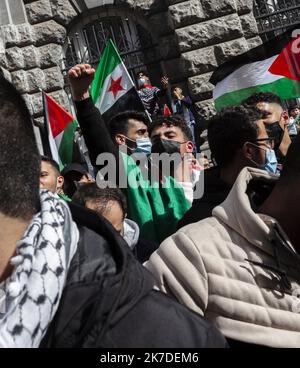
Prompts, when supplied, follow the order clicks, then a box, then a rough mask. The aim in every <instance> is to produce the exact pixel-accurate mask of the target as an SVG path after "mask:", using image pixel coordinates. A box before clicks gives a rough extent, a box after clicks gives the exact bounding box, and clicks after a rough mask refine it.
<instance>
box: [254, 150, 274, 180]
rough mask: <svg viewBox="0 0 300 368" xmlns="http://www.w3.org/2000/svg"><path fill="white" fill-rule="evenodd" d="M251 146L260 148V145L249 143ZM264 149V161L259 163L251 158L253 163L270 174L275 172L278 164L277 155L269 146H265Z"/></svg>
mask: <svg viewBox="0 0 300 368" xmlns="http://www.w3.org/2000/svg"><path fill="white" fill-rule="evenodd" d="M251 144H252V145H253V146H255V147H257V148H258V149H262V148H261V147H259V146H257V145H256V144H253V143H251ZM265 151H266V160H265V163H264V164H262V165H260V164H258V163H257V162H255V161H254V160H251V161H252V162H253V163H255V165H256V166H257V167H258V168H259V169H262V170H266V171H268V172H269V173H271V174H276V173H277V165H278V161H277V157H276V154H275V151H274V150H272V149H271V148H267V149H265Z"/></svg>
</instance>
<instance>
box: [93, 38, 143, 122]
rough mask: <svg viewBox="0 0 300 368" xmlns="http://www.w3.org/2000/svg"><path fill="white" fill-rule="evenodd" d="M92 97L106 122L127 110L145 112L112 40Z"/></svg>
mask: <svg viewBox="0 0 300 368" xmlns="http://www.w3.org/2000/svg"><path fill="white" fill-rule="evenodd" d="M91 96H92V99H93V101H94V104H95V105H96V107H97V108H98V109H99V111H100V112H101V114H102V116H103V118H104V120H105V121H106V122H108V121H109V120H110V119H111V118H112V117H113V116H114V115H116V114H118V113H120V112H123V111H126V110H135V111H142V112H145V109H144V106H143V103H142V101H141V99H140V97H139V95H138V93H137V91H136V89H135V85H134V83H133V81H132V79H131V77H130V75H129V73H128V71H127V69H126V67H125V65H124V63H123V61H122V59H121V57H120V55H119V53H118V51H117V49H116V47H115V45H114V43H113V41H112V40H109V41H108V44H107V45H106V48H105V50H104V53H103V55H102V57H101V60H100V63H99V65H98V67H97V71H96V75H95V78H94V80H93V83H92V87H91Z"/></svg>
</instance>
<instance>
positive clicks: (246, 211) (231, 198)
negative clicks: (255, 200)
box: [213, 167, 278, 254]
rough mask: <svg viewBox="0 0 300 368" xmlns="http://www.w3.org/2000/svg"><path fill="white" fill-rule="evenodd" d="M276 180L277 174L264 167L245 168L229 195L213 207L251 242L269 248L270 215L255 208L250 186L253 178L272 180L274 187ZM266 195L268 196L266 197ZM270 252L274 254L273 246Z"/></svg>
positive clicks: (224, 220)
mask: <svg viewBox="0 0 300 368" xmlns="http://www.w3.org/2000/svg"><path fill="white" fill-rule="evenodd" d="M277 180H278V175H273V174H270V173H268V172H267V171H265V170H260V169H256V168H250V167H246V168H244V169H243V170H242V171H241V173H240V175H239V176H238V178H237V180H236V182H235V184H234V185H233V187H232V189H231V191H230V193H229V195H228V197H227V198H226V199H225V201H224V202H223V203H222V204H220V205H219V206H217V207H216V208H215V209H214V210H213V216H214V217H216V218H217V219H219V220H220V221H222V222H223V223H225V224H226V225H227V226H229V227H231V228H232V229H233V230H235V231H236V232H237V233H239V234H240V235H241V236H242V237H244V238H245V239H247V241H248V242H249V243H251V244H253V245H255V246H257V247H259V248H262V250H264V251H268V244H269V243H270V232H271V229H270V227H269V225H268V221H267V218H268V216H266V215H259V214H257V213H256V212H255V211H254V209H253V208H252V206H251V201H250V198H249V187H250V182H252V181H254V182H257V184H258V185H260V184H261V185H263V184H269V185H270V187H271V188H272V187H273V186H274V185H275V183H276V182H277ZM258 182H259V183H258ZM250 197H251V193H250ZM266 198H267V196H266V197H265V198H264V199H266ZM270 219H271V218H270ZM269 252H270V253H271V254H273V251H272V248H271V246H270V249H269Z"/></svg>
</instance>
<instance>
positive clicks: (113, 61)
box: [91, 40, 122, 103]
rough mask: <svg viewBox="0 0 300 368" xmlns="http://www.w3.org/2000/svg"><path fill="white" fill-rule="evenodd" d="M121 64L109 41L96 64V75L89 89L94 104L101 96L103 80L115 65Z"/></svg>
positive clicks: (115, 50)
mask: <svg viewBox="0 0 300 368" xmlns="http://www.w3.org/2000/svg"><path fill="white" fill-rule="evenodd" d="M121 63H122V59H121V57H120V55H119V53H118V51H117V49H116V47H115V45H114V43H113V41H112V40H109V41H108V43H107V46H106V47H105V50H104V53H103V55H102V57H101V59H100V62H99V64H98V67H97V70H96V75H95V78H94V81H93V83H92V87H91V96H92V99H93V101H94V103H96V101H97V100H98V98H99V96H100V94H101V90H102V87H103V84H104V81H105V79H106V78H107V77H108V76H109V75H110V74H111V73H112V72H113V70H114V69H115V68H116V67H117V65H119V64H121Z"/></svg>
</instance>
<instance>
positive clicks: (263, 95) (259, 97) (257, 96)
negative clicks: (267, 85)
mask: <svg viewBox="0 0 300 368" xmlns="http://www.w3.org/2000/svg"><path fill="white" fill-rule="evenodd" d="M260 102H266V103H276V104H278V105H280V106H281V107H282V101H281V99H280V97H278V96H277V95H275V94H274V93H271V92H258V93H254V94H253V95H251V96H250V97H248V98H247V99H246V100H244V101H243V102H242V105H243V106H246V107H247V106H256V105H257V104H258V103H260Z"/></svg>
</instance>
